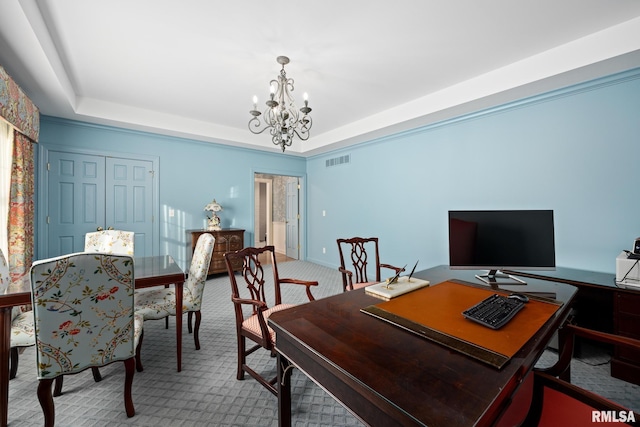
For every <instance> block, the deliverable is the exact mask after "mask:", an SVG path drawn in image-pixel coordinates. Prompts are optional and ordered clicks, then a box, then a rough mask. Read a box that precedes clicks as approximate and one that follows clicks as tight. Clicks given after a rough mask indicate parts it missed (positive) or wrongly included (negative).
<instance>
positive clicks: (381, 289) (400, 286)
mask: <svg viewBox="0 0 640 427" xmlns="http://www.w3.org/2000/svg"><path fill="white" fill-rule="evenodd" d="M426 286H429V281H428V280H422V279H416V278H415V277H413V278H412V277H410V276H402V277H398V279H397V280H395V281H394V282H392V283H387V282H380V283H376V284H373V285H369V286H367V287H366V288H364V290H365V292H366V293H367V294H369V295H371V296H374V297H376V298H381V299H383V300H385V301H389V300H390V299H392V298H395V297H397V296H400V295H404V294H406V293H409V292H411V291H415V290H416V289H420V288H424V287H426Z"/></svg>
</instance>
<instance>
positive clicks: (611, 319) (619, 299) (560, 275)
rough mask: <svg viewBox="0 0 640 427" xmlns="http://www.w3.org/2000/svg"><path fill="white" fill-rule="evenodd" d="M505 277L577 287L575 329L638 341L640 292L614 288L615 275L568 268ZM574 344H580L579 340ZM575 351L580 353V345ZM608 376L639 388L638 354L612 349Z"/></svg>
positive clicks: (639, 354)
mask: <svg viewBox="0 0 640 427" xmlns="http://www.w3.org/2000/svg"><path fill="white" fill-rule="evenodd" d="M506 272H507V271H505V273H506ZM508 273H509V274H513V275H515V276H520V277H524V278H527V279H526V280H529V279H528V278H534V279H540V280H551V281H556V282H561V283H568V284H570V285H573V286H576V287H578V295H577V296H576V299H575V303H574V307H575V309H576V310H575V323H576V324H577V325H579V326H584V327H585V328H589V329H595V330H598V331H602V332H609V333H614V334H617V335H622V336H626V337H630V338H635V339H640V290H638V289H633V288H626V289H625V288H621V287H619V286H617V285H616V283H615V275H614V274H609V273H601V272H597V271H589V270H580V269H575V268H567V267H557V268H556V269H555V270H553V271H508ZM577 342H578V344H579V343H580V340H578V341H577ZM576 350H577V351H578V352H579V351H580V346H579V345H578V346H577V347H576ZM611 376H612V377H615V378H619V379H621V380H624V381H627V382H631V383H634V384H639V385H640V353H638V352H634V351H632V350H629V349H623V348H619V347H615V348H614V352H613V358H612V359H611Z"/></svg>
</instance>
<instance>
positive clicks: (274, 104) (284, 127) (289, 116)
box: [249, 56, 313, 152]
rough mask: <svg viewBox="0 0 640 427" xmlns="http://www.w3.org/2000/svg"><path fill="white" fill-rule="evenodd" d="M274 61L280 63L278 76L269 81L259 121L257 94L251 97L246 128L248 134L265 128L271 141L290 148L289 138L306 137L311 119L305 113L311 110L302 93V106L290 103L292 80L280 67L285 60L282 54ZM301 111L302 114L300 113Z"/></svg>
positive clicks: (302, 139) (260, 131)
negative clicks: (251, 101)
mask: <svg viewBox="0 0 640 427" xmlns="http://www.w3.org/2000/svg"><path fill="white" fill-rule="evenodd" d="M276 60H277V61H278V64H281V65H282V70H280V75H279V76H278V78H277V79H273V80H271V82H270V86H271V88H270V92H271V93H270V95H269V100H268V101H267V102H266V104H267V108H266V109H265V110H264V115H263V116H262V122H261V121H260V119H259V117H260V115H261V114H262V113H260V111H258V106H257V104H258V97H256V96H254V97H253V110H251V111H249V113H250V114H251V115H252V116H253V117H252V118H251V120H249V130H250V131H251V132H252V133H255V134H256V135H257V134H260V133H262V132H264V131H265V130H267V129H269V133H270V134H271V141H272V142H273V143H274V144H275V145H279V146H280V147H281V148H282V152H284V150H285V148H286V147H290V146H291V143H292V142H293V138H294V137H295V136H297V137H298V138H300V140H301V141H306V140H307V139H309V130H310V129H311V125H312V124H313V121H312V120H311V117H310V116H309V115H308V114H309V113H310V112H311V108H309V101H308V96H307V94H306V92H305V94H304V107H302V108H300V111H298V109H297V108H296V104H295V103H294V102H293V96H292V95H291V92H293V79H289V78H287V73H286V71H285V70H284V66H285V65H286V64H288V63H289V58H287V57H286V56H278V58H277V59H276ZM300 113H302V114H300Z"/></svg>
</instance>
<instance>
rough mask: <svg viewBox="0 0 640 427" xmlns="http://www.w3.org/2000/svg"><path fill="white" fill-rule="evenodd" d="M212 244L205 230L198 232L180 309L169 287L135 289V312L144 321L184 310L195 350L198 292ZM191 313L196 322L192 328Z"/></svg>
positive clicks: (200, 315)
mask: <svg viewBox="0 0 640 427" xmlns="http://www.w3.org/2000/svg"><path fill="white" fill-rule="evenodd" d="M214 243H215V238H214V237H213V236H212V235H211V234H208V233H205V234H202V235H200V237H199V238H198V241H197V242H196V247H195V249H194V251H193V258H192V259H191V266H190V267H189V276H188V277H187V280H186V282H185V284H184V292H183V296H182V298H183V299H182V310H181V311H180V310H176V294H175V290H174V288H173V287H170V288H159V289H158V288H153V289H150V290H147V289H144V290H138V291H136V313H138V314H141V315H142V316H143V317H144V320H157V319H165V318H168V317H169V316H175V315H176V312H177V313H179V314H180V315H182V314H184V312H187V313H188V322H187V324H188V327H189V333H191V332H192V331H193V339H194V341H195V345H196V350H200V338H199V331H200V322H201V319H202V314H201V313H200V308H201V307H202V294H203V292H204V284H205V282H206V281H207V272H208V271H209V263H210V262H211V254H212V253H213V245H214ZM194 313H195V315H196V322H195V325H194V326H193V327H192V326H191V322H192V318H193V314H194Z"/></svg>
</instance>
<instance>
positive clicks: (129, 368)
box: [124, 357, 136, 418]
mask: <svg viewBox="0 0 640 427" xmlns="http://www.w3.org/2000/svg"><path fill="white" fill-rule="evenodd" d="M124 368H125V378H124V407H125V410H126V411H127V417H129V418H131V417H133V416H134V415H135V414H136V409H135V408H134V407H133V398H132V397H131V386H132V385H133V375H134V374H135V372H136V361H135V358H134V357H131V358H129V359H127V360H125V361H124Z"/></svg>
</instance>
